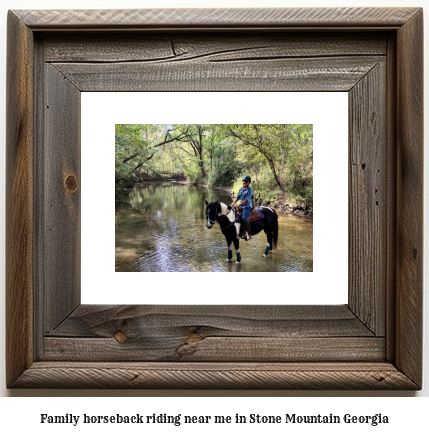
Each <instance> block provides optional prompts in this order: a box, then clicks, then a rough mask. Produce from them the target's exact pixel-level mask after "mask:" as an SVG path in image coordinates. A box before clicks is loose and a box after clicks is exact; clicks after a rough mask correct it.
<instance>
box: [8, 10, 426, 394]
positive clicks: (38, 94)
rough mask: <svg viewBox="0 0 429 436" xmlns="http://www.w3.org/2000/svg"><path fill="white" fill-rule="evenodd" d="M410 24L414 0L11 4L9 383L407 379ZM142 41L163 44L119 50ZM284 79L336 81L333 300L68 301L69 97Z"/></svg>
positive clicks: (418, 220) (73, 199)
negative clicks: (295, 303) (337, 201)
mask: <svg viewBox="0 0 429 436" xmlns="http://www.w3.org/2000/svg"><path fill="white" fill-rule="evenodd" d="M422 34H423V13H422V10H421V9H416V8H398V9H395V8H333V9H329V8H321V9H276V10H270V9H251V10H232V9H231V10H133V11H13V12H9V16H8V59H7V61H8V66H7V217H6V220H7V229H6V231H7V234H6V250H7V271H6V273H7V278H6V280H7V299H6V305H7V307H6V309H7V313H6V314H7V385H8V387H10V388H19V387H39V388H50V387H54V388H61V387H62V388H169V389H178V388H180V389H183V388H205V389H213V388H216V389H219V388H224V389H239V388H242V389H410V390H416V389H420V388H421V385H422V293H423V288H422V275H423V274H422V268H423V247H422V241H423V224H422V223H423V97H422V96H423V90H422V85H423V62H422V58H423V55H422V45H423V37H422ZM100 35H102V37H101V38H100ZM118 35H121V38H122V37H124V38H125V39H124V41H125V42H124V41H120V42H119V43H118V38H117V36H118ZM225 35H226V36H225ZM273 35H275V37H276V38H277V39H276V38H274V39H276V41H277V40H282V38H283V36H282V35H288V36H290V37H292V38H299V37H300V35H302V36H303V37H304V38H307V39H306V42H307V45H305V44H298V46H299V47H300V48H298V49H297V51H296V53H295V54H294V55H293V54H291V53H289V52H288V53H284V52H282V53H281V54H280V55H279V50H280V51H282V50H284V49H285V46H284V45H282V44H283V43H282V42H281V43H279V44H280V45H278V46H277V45H276V44H277V42H274V43H273V44H274V45H272V40H273V38H272V36H273ZM311 35H313V37H312V36H311ZM314 35H317V38H315V37H314ZM197 37H198V38H199V40H200V41H201V40H202V41H203V42H204V44H206V45H208V46H210V44H213V43H214V45H215V46H216V47H217V49H216V50H214V49H212V48H210V47H211V46H210V47H209V48H207V47H203V51H205V52H204V53H198V50H200V49H201V47H200V46H198V43H197V42H196V41H197V40H198V38H197ZM70 38H71V39H70ZM145 38H146V39H147V38H149V39H150V41H149V42H150V44H155V45H156V40H157V39H159V40H160V41H161V43H160V44H161V46H162V45H163V43H166V44H167V43H168V44H169V47H170V50H171V53H170V55H168V56H167V55H166V54H165V52H163V51H162V50H164V48H165V47H164V48H162V47H161V52H162V53H161V54H160V57H159V58H158V59H154V58H151V56H152V52H151V53H149V54H148V55H147V56H146V58H149V59H143V60H142V59H129V58H126V59H124V56H128V54H126V55H123V54H121V56H119V55H118V53H122V52H123V50H124V48H126V47H127V44H137V46H138V45H139V44H140V42H139V41H141V40H143V41H144V40H145ZM176 38H179V39H180V38H181V40H182V45H181V46H180V47H179V46H178V45H177V44H175V42H174V41H175V39H176ZM228 38H229V39H228ZM237 38H238V39H237ZM255 38H263V39H264V38H265V39H264V42H266V43H267V44H266V45H264V47H263V48H261V47H256V46H252V45H251V44H250V46H248V47H244V48H243V41H244V40H246V39H249V40H251V41H254V40H255ZM312 38H313V39H312ZM318 38H322V39H323V38H330V41H331V42H333V45H334V46H338V47H340V46H341V47H343V48H341V51H342V52H341V55H339V54H337V55H334V54H333V53H331V52H329V50H330V49H329V48H326V47H327V45H326V46H324V47H325V48H326V50H327V52H325V51H324V50H325V49H323V53H321V52H320V50H322V48H321V47H322V45H317V43H316V42H314V41H316V40H317V39H318ZM362 38H363V39H364V40H365V41H372V42H371V43H369V45H368V47H370V48H366V49H362V50H361V49H360V48H356V47H362V46H361V45H359V44H360V43H359V42H358V41H359V40H360V39H362ZM380 38H381V39H382V40H384V41H385V44H384V47H385V49H386V51H385V53H379V52H378V49H377V48H376V49H374V47H376V46H379V44H378V42H379V41H380ZM216 39H217V40H218V41H217V42H216ZM92 40H94V41H96V44H94V46H93V45H92V43H91V41H92ZM267 40H269V41H268V42H267ZM344 40H347V41H349V42H350V41H352V44H349V43H345V45H343V42H342V41H344ZM78 41H80V42H81V43H82V44H83V45H82V46H81V47H80V48H82V47H83V48H84V50H81V49H79V44H78V43H77V42H78ZM112 41H113V42H112ZM183 41H184V42H183ZM231 41H232V43H233V44H232V45H231ZM237 41H238V42H237ZM312 41H313V42H312ZM353 41H356V47H355V44H354V43H353ZM374 41H375V42H374ZM377 41H378V42H377ZM301 42H302V41H301ZM85 44H86V45H85ZM115 44H116V45H115ZM118 44H119V45H118ZM144 44H145V43H143V45H144ZM150 44H149V43H147V44H146V46H145V47H146V48H143V49H142V48H141V47H140V48H139V52H140V55H141V53H143V55H142V56H143V58H144V57H145V55H144V53H145V50H149V51H150V50H152V48H150V47H151V45H150ZM186 44H188V46H186ZM216 44H218V45H216ZM219 44H220V46H219ZM222 44H226V45H227V46H228V47H227V49H225V47H224V46H222ZM234 44H235V45H234ZM315 44H316V45H315ZM365 44H366V42H365ZM365 44H364V45H365ZM381 45H383V43H382V44H381ZM304 46H305V47H304ZM76 47H78V48H76ZM219 47H221V48H222V47H223V48H224V49H222V50H219ZM279 47H280V48H279ZM347 47H349V48H347ZM353 47H354V48H353ZM86 48H88V50H87V51H86ZM304 49H305V50H307V49H308V50H310V52H311V51H312V50H313V51H312V52H311V53H310V55H309V56H307V57H306V55H305V53H304V51H303V50H304ZM155 50H158V48H156V49H155ZM260 50H263V51H265V55H264V54H261V51H260ZM269 50H271V51H273V52H272V53H271V52H269ZM347 50H350V52H349V53H348V52H347ZM368 50H369V51H370V52H368ZM374 50H375V51H374ZM286 51H287V50H286ZM85 53H87V55H86V54H85ZM85 56H86V57H85ZM118 56H119V57H118ZM187 57H188V59H187ZM179 58H180V59H179ZM293 58H295V59H298V61H302V63H301V64H300V63H299V62H298V63H297V64H296V65H292V67H291V62H292V61H291V59H293ZM311 58H313V60H312V61H311V62H313V61H314V58H316V62H315V63H313V64H311V65H310V63H309V62H310V61H309V59H311ZM323 58H326V59H328V61H329V64H330V70H329V71H328V70H327V69H326V63H324V61H323ZM172 59H173V60H175V61H176V60H183V62H176V64H175V65H176V66H173V67H171V65H172V64H171V63H170V64H169V65H167V62H168V61H169V60H172ZM207 59H208V61H207V62H206V60H207ZM136 60H137V61H138V62H136ZM200 60H201V61H200ZM231 60H232V61H233V62H234V65H235V66H234V68H232V69H231V68H230V67H227V64H228V65H231V62H229V63H228V61H231ZM261 60H263V61H264V62H262V63H261V62H258V61H261ZM270 61H273V63H271V64H270ZM288 62H289V63H288ZM262 64H263V65H262ZM159 65H161V66H159ZM165 65H166V66H165ZM261 65H262V66H261ZM268 65H270V67H268ZM273 65H275V68H272V66H273ZM245 67H246V68H245ZM130 68H131V69H130ZM133 68H134V69H133ZM135 68H137V69H138V72H139V74H140V73H141V74H142V75H143V76H142V77H143V78H144V80H139V81H136V80H135V71H136V70H135ZM252 68H253V69H252ZM291 68H292V70H293V73H294V75H295V76H296V75H298V76H300V75H301V76H302V77H300V78H299V80H298V81H296V80H295V81H293V80H289V79H287V77H286V76H287V75H286V73H285V72H286V71H289V72H290V71H291V70H290V69H291ZM245 70H246V71H247V72H249V71H250V73H251V74H250V75H251V76H252V79H251V80H250V81H249V80H247V79H246V77H247V76H246V75H245V74H244V71H245ZM172 71H176V72H177V71H179V72H180V74H176V75H175V74H174V73H173V72H172ZM196 71H198V72H199V73H198V74H197V73H196ZM308 72H310V73H308ZM274 75H275V76H274ZM292 76H293V75H292ZM130 77H131V79H130ZM154 77H155V78H157V79H156V80H155V79H154ZM290 77H291V76H290V75H289V78H290ZM149 79H150V80H149ZM197 79H198V80H197ZM291 89H293V90H314V91H317V90H321V91H326V90H342V91H348V92H349V102H350V103H349V108H350V109H349V115H350V141H349V193H350V196H349V265H350V266H349V303H348V304H347V305H346V306H323V307H320V306H302V307H290V306H244V305H243V306H233V307H231V306H209V307H199V306H175V307H171V306H124V307H110V306H109V307H106V306H82V305H80V294H79V292H80V291H79V287H80V275H79V274H80V258H79V257H80V245H79V244H80V242H79V241H80V234H79V228H80V193H79V192H80V186H79V168H80V137H79V133H80V93H81V91H85V90H106V91H109V90H110V91H115V90H128V91H135V90H139V91H147V90H159V91H163V90H176V91H181V90H195V91H198V90H211V91H216V90H231V91H232V90H237V91H241V90H247V91H258V90H265V91H288V90H291ZM319 213H320V211H319ZM316 219H317V211H316ZM340 219H341V218H340ZM321 291H322V290H321Z"/></svg>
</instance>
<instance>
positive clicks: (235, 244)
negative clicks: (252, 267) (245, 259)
mask: <svg viewBox="0 0 429 436" xmlns="http://www.w3.org/2000/svg"><path fill="white" fill-rule="evenodd" d="M232 242H234V247H235V252H236V253H237V261H236V262H235V263H241V254H240V242H239V240H238V238H237V237H235V238H233V240H232Z"/></svg>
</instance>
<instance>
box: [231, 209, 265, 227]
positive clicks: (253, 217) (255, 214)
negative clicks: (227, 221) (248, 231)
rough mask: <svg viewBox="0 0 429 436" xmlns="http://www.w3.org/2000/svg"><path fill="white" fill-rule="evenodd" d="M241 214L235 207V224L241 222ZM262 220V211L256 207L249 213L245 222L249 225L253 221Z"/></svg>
mask: <svg viewBox="0 0 429 436" xmlns="http://www.w3.org/2000/svg"><path fill="white" fill-rule="evenodd" d="M242 216H243V214H242V212H241V207H237V208H236V213H235V222H236V223H241V222H242ZM263 218H264V214H263V213H262V210H261V209H259V208H258V207H254V208H253V209H252V210H251V211H250V213H249V216H248V217H247V221H248V222H249V223H252V222H253V221H259V220H261V219H263Z"/></svg>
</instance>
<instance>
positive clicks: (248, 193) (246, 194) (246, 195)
mask: <svg viewBox="0 0 429 436" xmlns="http://www.w3.org/2000/svg"><path fill="white" fill-rule="evenodd" d="M252 195H253V190H252V188H251V187H250V186H248V187H247V188H246V189H243V188H240V190H239V191H238V194H237V198H238V199H240V200H241V201H244V200H247V203H246V204H245V205H244V206H241V207H251V208H252V207H253V205H252Z"/></svg>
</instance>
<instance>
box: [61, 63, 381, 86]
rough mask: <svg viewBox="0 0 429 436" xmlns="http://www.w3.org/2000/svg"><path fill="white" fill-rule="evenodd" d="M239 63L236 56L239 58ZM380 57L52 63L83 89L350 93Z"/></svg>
mask: <svg viewBox="0 0 429 436" xmlns="http://www.w3.org/2000/svg"><path fill="white" fill-rule="evenodd" d="M238 61H239V59H238ZM377 62H381V59H380V58H378V57H374V56H372V57H368V58H365V57H358V58H353V57H347V58H345V57H343V58H341V57H339V58H334V57H332V58H321V59H311V58H309V59H305V58H297V59H288V60H277V59H272V60H267V59H263V58H262V59H260V60H257V59H256V60H246V61H241V62H219V61H213V62H210V63H208V62H201V63H195V62H189V63H188V62H180V63H179V62H177V63H156V64H146V63H138V62H133V63H114V64H97V63H91V64H89V63H84V64H83V63H70V64H63V63H55V64H54V65H55V67H56V68H57V69H58V70H59V71H61V72H62V73H63V74H64V75H65V76H66V77H67V78H68V79H69V80H70V81H71V82H72V83H73V84H74V85H75V86H76V87H78V88H79V89H81V90H82V91H87V92H96V91H111V92H115V91H119V92H120V91H123V92H125V91H139V92H140V91H179V92H180V91H249V90H258V91H348V90H350V89H351V88H352V87H353V86H354V85H355V84H356V82H358V81H359V80H361V79H362V78H363V77H364V76H365V75H366V74H368V72H369V71H370V70H371V69H372V68H373V67H374V64H375V63H377Z"/></svg>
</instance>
